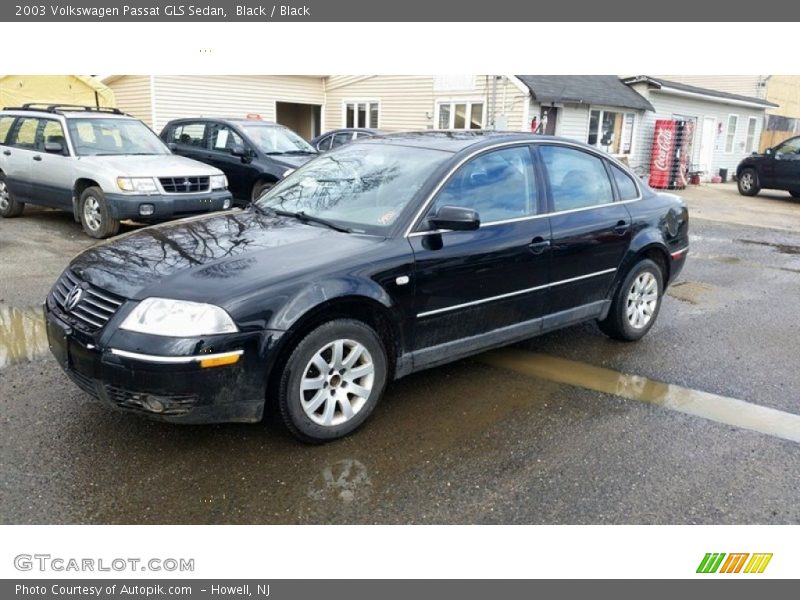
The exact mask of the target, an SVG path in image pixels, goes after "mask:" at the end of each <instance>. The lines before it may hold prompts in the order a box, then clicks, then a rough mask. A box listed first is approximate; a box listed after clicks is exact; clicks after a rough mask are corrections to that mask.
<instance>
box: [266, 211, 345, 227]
mask: <svg viewBox="0 0 800 600" xmlns="http://www.w3.org/2000/svg"><path fill="white" fill-rule="evenodd" d="M265 210H266V209H265ZM272 210H273V211H275V214H276V215H280V216H281V217H292V218H293V219H297V220H298V221H301V222H303V223H319V224H320V225H325V227H329V228H331V229H333V230H334V231H341V232H342V233H353V230H352V229H350V228H349V227H342V226H341V225H337V224H336V223H332V222H331V221H328V220H327V219H323V218H322V217H315V216H314V215H309V214H306V213H305V212H303V211H302V210H298V211H297V212H292V211H290V210H278V209H276V208H273V209H272Z"/></svg>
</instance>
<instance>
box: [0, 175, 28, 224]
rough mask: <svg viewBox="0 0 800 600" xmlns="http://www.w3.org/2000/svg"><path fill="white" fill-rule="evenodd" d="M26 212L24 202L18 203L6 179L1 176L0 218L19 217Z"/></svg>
mask: <svg viewBox="0 0 800 600" xmlns="http://www.w3.org/2000/svg"><path fill="white" fill-rule="evenodd" d="M23 210H25V203H24V202H17V201H16V200H15V199H14V197H13V196H12V195H11V190H9V189H8V184H7V183H6V178H5V177H3V176H2V175H0V217H6V218H11V217H18V216H20V215H21V214H22V211H23Z"/></svg>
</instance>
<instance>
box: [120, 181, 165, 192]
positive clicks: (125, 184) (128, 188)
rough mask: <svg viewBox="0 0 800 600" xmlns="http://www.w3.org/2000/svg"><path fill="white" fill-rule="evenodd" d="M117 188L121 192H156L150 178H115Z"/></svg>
mask: <svg viewBox="0 0 800 600" xmlns="http://www.w3.org/2000/svg"><path fill="white" fill-rule="evenodd" d="M117 187H119V189H121V190H122V191H123V192H155V191H158V188H157V187H156V182H155V179H153V178H152V177H117Z"/></svg>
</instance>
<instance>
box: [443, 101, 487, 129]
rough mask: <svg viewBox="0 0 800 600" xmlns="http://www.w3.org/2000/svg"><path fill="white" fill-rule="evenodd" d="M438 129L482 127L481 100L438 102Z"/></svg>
mask: <svg viewBox="0 0 800 600" xmlns="http://www.w3.org/2000/svg"><path fill="white" fill-rule="evenodd" d="M436 111H437V115H438V116H437V118H436V123H437V124H438V128H439V129H483V102H438V103H437V104H436Z"/></svg>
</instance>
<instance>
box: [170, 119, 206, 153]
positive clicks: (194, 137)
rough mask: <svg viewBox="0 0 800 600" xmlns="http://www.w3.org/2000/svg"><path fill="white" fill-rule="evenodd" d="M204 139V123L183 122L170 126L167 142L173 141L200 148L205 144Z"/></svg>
mask: <svg viewBox="0 0 800 600" xmlns="http://www.w3.org/2000/svg"><path fill="white" fill-rule="evenodd" d="M205 139H206V124H205V123H184V124H183V125H176V126H175V127H173V128H172V131H171V132H170V135H169V136H168V139H167V142H173V143H175V144H180V145H181V146H193V147H195V148H202V147H204V146H205Z"/></svg>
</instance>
